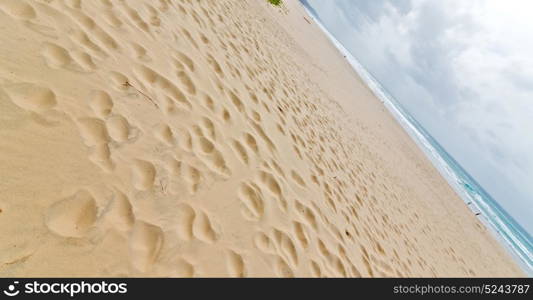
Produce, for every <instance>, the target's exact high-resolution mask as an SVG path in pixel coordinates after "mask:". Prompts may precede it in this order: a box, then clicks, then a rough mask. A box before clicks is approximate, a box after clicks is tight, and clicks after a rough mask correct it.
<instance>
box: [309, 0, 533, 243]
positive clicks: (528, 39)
mask: <svg viewBox="0 0 533 300" xmlns="http://www.w3.org/2000/svg"><path fill="white" fill-rule="evenodd" d="M308 2H309V4H310V5H311V6H312V7H313V8H314V10H315V11H316V13H317V14H318V16H319V17H320V19H321V21H322V22H323V24H324V25H325V27H326V28H328V30H329V31H330V32H331V33H332V34H333V35H335V37H336V38H337V39H338V40H339V41H340V42H341V43H342V44H343V45H344V46H345V47H346V48H347V49H348V50H349V51H351V52H352V54H353V55H354V56H355V57H356V58H357V59H358V60H359V61H360V62H361V63H362V64H363V65H364V66H365V67H366V68H367V69H368V70H369V71H370V72H371V73H372V74H373V75H374V77H376V78H377V79H378V80H379V81H380V82H381V84H382V85H383V86H385V87H386V88H387V90H388V91H389V92H390V93H391V94H392V95H393V96H394V97H395V98H396V99H397V100H398V101H399V102H400V103H402V105H403V106H404V107H405V108H406V109H407V110H408V111H409V112H410V113H411V114H412V115H413V116H414V117H415V118H416V119H417V120H418V121H419V122H420V123H421V124H422V125H423V126H424V127H425V128H426V129H427V130H428V131H429V132H430V133H431V134H432V135H433V136H434V137H435V138H436V139H437V140H438V141H439V143H441V144H442V145H443V146H444V147H445V148H446V150H447V151H448V152H449V153H450V154H451V155H452V156H453V157H454V158H455V159H456V160H457V161H458V162H459V163H460V164H461V165H462V166H463V167H464V168H465V169H466V170H467V171H468V172H469V173H470V174H471V175H472V176H473V177H474V178H475V179H476V180H477V181H478V182H479V183H480V184H481V185H482V186H483V187H484V188H485V189H486V190H487V191H488V192H489V193H490V194H491V195H492V196H493V197H494V198H495V199H496V200H497V201H498V202H499V203H500V204H501V205H502V206H503V207H504V209H506V210H507V211H508V212H509V213H510V214H511V215H512V216H513V217H514V218H515V219H516V220H517V221H518V222H519V223H520V224H522V225H523V226H524V227H525V228H526V229H527V230H528V231H529V232H530V233H533V17H532V16H533V15H532V12H533V1H532V0H505V1H504V0H468V1H465V0H433V1H432V0H328V1H323V0H308Z"/></svg>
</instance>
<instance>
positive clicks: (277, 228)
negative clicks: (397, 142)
mask: <svg viewBox="0 0 533 300" xmlns="http://www.w3.org/2000/svg"><path fill="white" fill-rule="evenodd" d="M140 2H141V1H138V3H137V2H135V3H134V2H133V1H132V2H129V1H128V2H126V1H98V3H96V2H91V3H89V2H82V1H76V0H65V1H55V2H53V3H51V4H46V3H45V2H30V1H24V0H20V1H19V0H9V1H8V0H2V1H0V13H4V14H6V15H8V16H9V17H11V18H13V19H14V20H16V22H19V23H21V24H23V25H24V26H27V27H28V29H29V30H32V31H34V32H37V33H38V34H39V35H40V36H42V37H43V42H42V44H41V48H40V49H41V50H40V54H41V57H42V60H43V62H44V63H45V64H46V65H47V66H48V67H49V68H51V69H54V70H59V71H61V70H63V71H64V72H72V73H73V74H77V73H79V72H86V73H89V74H94V76H99V77H100V78H102V79H100V81H101V87H102V89H95V88H93V87H91V88H89V87H86V86H83V87H80V88H83V89H86V95H87V96H86V97H85V98H84V99H82V100H80V103H79V104H80V107H85V109H81V110H80V111H79V112H78V113H77V114H76V115H73V116H71V117H72V119H73V120H74V122H75V123H76V125H77V128H78V130H79V134H80V137H81V139H82V141H83V142H84V144H85V145H86V147H87V153H88V158H89V159H90V160H91V161H92V162H94V163H95V165H96V166H98V167H99V168H101V169H102V172H104V173H105V174H107V176H111V177H113V178H119V179H120V180H118V181H117V182H119V184H118V186H120V188H117V187H112V188H111V189H112V191H113V192H112V195H113V196H112V199H110V200H108V201H107V202H106V201H104V200H102V199H100V200H97V199H96V198H95V197H94V196H93V194H92V193H91V191H90V190H89V189H84V188H82V189H79V190H78V191H77V192H75V193H74V194H72V195H70V196H68V197H65V198H63V199H59V200H58V201H57V202H55V203H54V204H52V205H51V206H50V207H49V208H48V209H47V211H46V214H45V215H46V216H45V224H46V226H47V228H48V229H49V230H50V232H52V233H53V234H55V235H57V236H60V237H63V238H88V237H89V236H91V237H92V238H93V239H94V238H95V237H96V238H98V236H103V235H105V232H106V231H105V230H104V229H105V228H107V229H106V230H116V231H118V232H122V233H123V234H125V235H126V236H127V240H128V249H129V258H130V259H129V261H130V267H131V268H132V270H134V271H135V272H139V273H140V274H157V272H156V271H157V270H160V269H161V268H163V269H164V266H165V264H166V267H168V266H169V265H170V266H171V270H170V269H169V270H167V269H165V271H162V272H163V273H159V274H158V275H162V276H196V275H203V276H209V275H210V274H209V273H208V271H204V273H202V267H204V268H205V267H206V266H202V263H201V262H194V259H191V258H190V255H191V253H195V252H194V251H193V252H190V253H188V252H187V251H189V250H187V249H189V248H188V247H195V248H191V249H195V251H196V250H202V249H203V250H202V251H204V250H205V251H211V252H209V253H211V254H212V255H215V256H216V255H218V256H219V257H220V258H221V259H220V260H218V261H219V262H220V263H221V264H222V265H223V266H221V267H223V269H224V270H225V272H226V274H227V275H228V276H234V277H242V276H258V275H262V276H264V275H274V276H282V277H291V276H316V277H323V276H334V277H336V276H354V277H360V276H405V275H410V274H429V272H433V273H434V272H435V270H434V269H430V267H429V263H428V262H426V261H418V265H416V266H415V265H414V262H412V261H409V260H406V258H405V257H409V256H413V255H414V256H417V255H418V254H417V250H416V247H414V245H415V243H414V242H413V241H410V240H408V239H407V238H406V239H403V238H402V237H400V238H398V236H401V235H396V239H397V240H395V241H393V243H397V244H398V245H400V244H402V245H406V247H407V249H408V250H407V251H408V253H403V255H402V256H400V255H398V253H397V252H396V251H395V252H394V253H393V252H391V251H390V250H389V249H387V250H385V249H383V247H382V246H381V244H380V242H379V241H380V240H388V241H390V240H393V239H394V238H393V235H391V234H389V232H400V230H406V228H407V227H414V226H416V222H417V221H418V217H414V216H413V217H411V218H408V221H407V223H404V224H397V223H396V224H395V223H392V222H391V221H390V220H387V219H386V218H385V217H383V219H378V218H376V217H374V218H370V217H369V215H373V216H385V215H386V211H387V210H388V208H387V205H382V204H381V203H380V202H379V201H381V199H395V200H396V202H395V203H393V204H390V205H391V206H392V208H390V209H391V210H392V209H401V208H400V207H399V205H400V201H399V199H410V198H411V197H409V196H408V195H409V194H408V191H405V190H404V191H398V190H397V189H396V190H395V191H389V190H388V189H387V188H386V187H387V186H392V185H393V184H391V182H387V180H388V179H387V178H388V177H387V175H386V174H383V172H381V173H378V174H376V173H374V172H373V171H372V168H370V167H367V166H365V165H362V164H361V163H360V162H358V161H357V157H358V155H366V157H371V154H370V153H371V151H370V150H369V149H365V146H364V145H363V144H361V143H358V142H354V141H357V140H358V138H359V137H358V136H357V135H356V134H355V133H353V132H347V131H350V129H349V128H350V127H351V126H352V125H346V122H345V121H344V120H342V118H341V117H339V116H344V113H343V112H342V109H341V108H340V107H339V106H338V104H336V103H335V102H334V101H333V100H331V99H329V98H328V96H327V95H325V94H324V93H323V92H322V91H321V90H320V89H319V88H317V86H315V85H314V84H313V83H312V81H311V80H309V79H308V78H307V75H306V74H305V73H304V71H303V70H301V68H300V66H299V65H298V64H297V63H296V62H295V61H294V59H293V58H291V57H290V55H289V54H287V53H286V52H284V51H283V50H281V51H280V52H279V53H276V56H274V55H272V53H271V52H270V49H273V48H272V47H266V45H265V44H264V43H265V41H264V39H268V41H269V42H271V43H272V45H275V48H274V49H278V48H279V49H286V47H293V46H294V45H293V42H292V41H291V40H290V39H288V38H287V37H286V35H284V34H283V33H281V32H277V31H276V28H277V27H275V26H274V25H272V24H270V25H269V26H265V27H262V26H257V25H253V24H252V23H254V22H255V21H254V22H251V21H250V20H254V15H253V13H245V8H244V7H246V6H247V4H245V3H237V2H235V1H213V2H209V4H208V5H206V3H205V2H196V1H167V0H160V1H154V2H151V1H150V2H144V5H140ZM236 12H237V13H236ZM46 14H54V15H57V16H60V17H62V18H66V19H69V20H70V23H69V25H71V27H70V28H69V29H68V31H67V30H66V29H65V28H63V27H61V26H55V24H53V22H50V21H46V20H48V19H47V18H45V16H46ZM92 16H94V18H93V17H92ZM100 19H101V20H102V21H100ZM169 20H170V22H172V23H169ZM176 22H177V23H176ZM191 23H194V24H196V25H195V26H194V27H193V28H194V30H187V29H186V28H185V27H182V26H183V24H191ZM54 26H55V27H54ZM139 31H141V32H142V34H141V36H142V38H141V39H142V40H143V41H142V42H141V41H139V40H138V39H137V40H134V39H133V38H130V33H131V32H133V33H136V32H139ZM265 32H266V33H265ZM50 36H62V37H67V38H66V39H59V40H58V39H53V38H51V37H50ZM239 36H240V37H248V36H249V37H252V38H251V39H250V40H248V41H246V39H239V38H238V37H239ZM272 36H273V37H275V38H272ZM255 37H257V39H255ZM262 39H263V41H262ZM154 41H157V42H158V43H159V44H158V45H159V46H158V47H159V48H161V49H157V50H158V51H163V53H166V55H165V56H163V57H160V56H156V55H154V53H152V49H151V48H149V47H152V46H151V44H153V43H154ZM294 47H295V46H294ZM213 49H217V51H218V52H217V54H216V55H215V53H214V52H213ZM115 60H116V61H120V62H121V63H122V64H125V65H127V66H128V67H129V68H128V69H120V70H119V69H118V68H117V64H115V63H113V61H115ZM156 70H157V71H156ZM66 74H69V73H66ZM91 76H93V75H91ZM296 77H297V78H300V80H299V81H298V82H299V83H300V84H303V83H305V82H307V84H306V85H305V84H304V85H303V86H302V85H298V83H297V82H296V81H295V80H294V79H293V78H296ZM2 88H3V90H4V91H5V92H6V93H7V94H8V96H9V98H10V99H11V100H12V101H13V103H15V104H16V105H18V106H19V107H21V108H22V109H24V110H27V111H29V112H32V113H37V114H40V115H43V116H46V115H47V114H49V113H50V112H51V111H54V110H56V109H57V108H58V107H64V106H65V105H66V104H67V103H66V101H67V100H66V99H68V97H65V96H64V95H62V94H61V93H60V92H59V91H56V90H54V87H53V86H44V85H42V84H38V83H30V82H28V83H16V84H11V85H6V86H3V87H2ZM317 95H318V96H317ZM132 106H135V107H140V109H137V110H132V109H128V107H132ZM136 111H140V112H142V114H137V115H136V113H135V112H136ZM154 120H155V121H154ZM345 136H348V137H354V138H352V139H350V140H347V139H346V138H343V137H345ZM153 141H156V143H154V142H153ZM149 144H154V145H156V146H155V147H154V148H147V146H146V145H149ZM375 161H379V158H375ZM295 166H299V167H298V169H295ZM374 169H375V170H378V168H377V167H376V168H374ZM124 170H126V171H124ZM378 178H381V180H382V187H379V188H375V186H376V185H377V184H378V183H379V182H378V181H379V180H378ZM224 184H225V185H230V186H232V187H233V188H230V190H231V191H228V190H227V189H226V190H224V192H223V193H219V194H217V197H215V198H216V200H215V201H217V203H209V202H206V201H210V200H208V199H207V198H204V196H205V195H206V194H207V193H209V192H213V190H212V189H215V186H216V185H218V186H220V185H224ZM130 187H131V188H130ZM367 187H368V188H367ZM370 187H372V188H370ZM370 190H374V192H371V191H370ZM221 191H222V190H221ZM375 191H377V192H375ZM215 193H216V191H215ZM402 193H404V194H402ZM146 198H147V199H149V200H150V201H149V204H146V203H143V202H142V201H141V200H140V199H146ZM160 203H165V205H166V206H165V207H166V210H167V211H162V214H164V213H169V214H170V215H172V218H170V219H164V218H157V217H153V216H150V215H148V214H143V208H144V207H145V206H143V205H153V206H155V207H158V206H157V205H160ZM161 205H162V204H161ZM396 205H398V206H396ZM226 206H227V207H235V210H238V213H237V215H240V217H241V219H240V220H234V219H233V218H232V217H228V216H224V214H225V213H226V212H225V211H222V210H221V211H220V212H218V211H214V209H213V207H218V208H219V209H221V208H222V207H226ZM369 212H371V214H370V213H369ZM138 213H140V214H141V215H143V217H142V218H140V217H138V216H137V214H138ZM215 219H216V220H218V222H217V225H216V226H215V223H214V220H215ZM276 219H281V220H283V221H281V222H276V221H275V220H276ZM224 220H226V221H224ZM224 222H226V223H227V222H238V224H239V225H233V227H224V224H226V223H224ZM169 224H170V225H169ZM251 224H252V225H251ZM106 226H107V227H106ZM231 228H234V230H238V231H239V232H241V231H243V230H244V231H243V232H244V233H239V234H241V235H240V236H239V238H238V239H232V235H233V234H234V233H232V232H231V230H232V229H231ZM243 228H244V229H243ZM379 228H383V229H382V230H381V231H380V230H379ZM415 228H418V227H415ZM413 230H415V229H413ZM416 230H418V229H416ZM235 234H237V233H235ZM398 239H399V240H398ZM246 243H247V244H246ZM440 243H444V242H442V241H437V240H436V241H435V244H436V245H440ZM172 245H174V246H172ZM175 245H178V246H175ZM436 247H437V246H436ZM242 249H247V250H242ZM172 251H174V252H172ZM190 251H192V250H190ZM187 253H188V254H187ZM205 253H208V252H205ZM186 254H187V255H189V258H185V256H186ZM406 254H408V255H406ZM448 254H449V253H448ZM449 255H450V256H453V259H454V263H456V264H464V262H463V263H461V262H459V261H458V260H457V258H456V257H455V256H454V255H453V254H449ZM170 257H171V258H170ZM252 261H254V262H255V261H266V262H267V263H268V264H269V265H268V266H269V269H270V273H269V272H268V271H267V272H265V271H264V270H263V271H256V270H254V269H253V266H257V264H251V263H250V262H252ZM158 268H159V269H158ZM398 270H403V271H402V273H400V272H399V271H398ZM465 270H466V268H465ZM465 272H467V271H465Z"/></svg>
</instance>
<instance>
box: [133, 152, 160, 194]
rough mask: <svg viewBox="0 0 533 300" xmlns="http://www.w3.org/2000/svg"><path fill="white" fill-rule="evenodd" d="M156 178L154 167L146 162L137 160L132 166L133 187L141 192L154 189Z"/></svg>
mask: <svg viewBox="0 0 533 300" xmlns="http://www.w3.org/2000/svg"><path fill="white" fill-rule="evenodd" d="M155 176H156V170H155V167H154V165H153V164H152V163H151V162H149V161H146V160H142V159H136V160H134V162H133V165H132V181H133V186H134V187H135V188H136V189H138V190H140V191H146V190H149V189H151V188H152V187H153V185H154V180H155Z"/></svg>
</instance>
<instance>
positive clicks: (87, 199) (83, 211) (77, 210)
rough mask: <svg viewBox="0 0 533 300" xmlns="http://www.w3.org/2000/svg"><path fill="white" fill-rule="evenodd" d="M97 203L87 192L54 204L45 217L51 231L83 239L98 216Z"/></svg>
mask: <svg viewBox="0 0 533 300" xmlns="http://www.w3.org/2000/svg"><path fill="white" fill-rule="evenodd" d="M97 211H98V209H97V207H96V201H95V200H94V198H93V196H92V195H91V194H90V193H89V192H88V191H86V190H80V191H78V192H76V193H75V194H74V195H72V196H70V197H68V198H65V199H63V200H59V201H57V202H55V203H54V204H52V205H51V206H50V207H49V208H48V210H47V212H46V217H45V224H46V226H47V227H48V229H49V230H50V231H52V232H53V233H55V234H57V235H60V236H63V237H75V238H81V237H83V236H84V235H85V234H86V233H87V231H88V230H89V229H90V228H91V227H92V226H93V224H94V222H95V221H96V216H97Z"/></svg>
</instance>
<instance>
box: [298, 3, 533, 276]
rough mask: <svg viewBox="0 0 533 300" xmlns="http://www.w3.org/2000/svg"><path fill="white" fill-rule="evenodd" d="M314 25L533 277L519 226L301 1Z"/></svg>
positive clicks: (531, 254)
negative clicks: (344, 57) (316, 25)
mask: <svg viewBox="0 0 533 300" xmlns="http://www.w3.org/2000/svg"><path fill="white" fill-rule="evenodd" d="M301 3H302V4H303V5H304V7H305V8H306V10H307V12H308V13H309V14H310V15H311V16H313V19H314V21H315V22H316V23H317V24H318V26H319V27H320V28H321V29H322V31H324V33H325V34H326V35H327V36H328V37H329V39H330V40H331V42H332V43H333V44H334V45H335V46H336V47H337V48H338V49H339V51H340V52H341V53H342V54H343V55H345V56H346V59H347V60H348V62H349V63H350V64H351V65H352V67H353V68H354V70H355V71H356V72H357V73H358V74H359V76H360V77H361V78H362V79H363V81H364V82H365V83H366V84H367V85H368V87H369V88H370V90H372V92H373V93H374V94H375V95H376V96H377V97H378V98H379V99H380V100H381V101H382V102H383V104H384V106H385V107H387V109H388V110H389V111H390V112H391V113H392V115H393V116H394V117H395V118H396V120H397V121H398V122H399V123H400V125H401V126H402V127H403V128H404V129H405V130H406V131H407V133H408V134H409V135H410V136H411V138H412V139H413V140H414V141H415V143H416V144H417V145H418V146H419V147H420V149H421V150H422V151H423V152H424V153H425V155H426V156H427V157H428V158H429V160H430V161H431V162H432V163H433V165H434V166H435V167H436V168H437V169H438V170H439V172H440V173H441V174H442V176H443V177H444V178H445V179H446V180H447V181H448V183H449V184H450V186H451V187H452V188H453V189H454V190H455V191H456V192H457V194H459V196H460V197H461V198H462V199H463V201H465V203H466V205H468V207H470V209H471V210H472V213H473V214H479V215H478V216H477V217H478V218H480V220H481V221H482V222H483V223H484V224H485V226H487V227H488V228H489V229H490V230H491V232H492V233H493V234H494V236H495V237H496V238H497V239H498V240H499V241H500V242H501V243H502V244H503V245H504V246H505V248H506V249H507V250H508V251H509V252H510V254H511V255H512V256H513V257H514V258H515V259H516V260H517V262H518V263H519V265H520V266H521V267H522V269H523V270H524V271H525V272H526V274H528V276H530V277H533V237H532V236H531V235H530V234H529V233H528V232H527V231H526V230H525V229H524V228H523V227H522V226H520V224H518V223H517V222H516V221H515V220H514V219H513V218H512V217H511V216H510V215H509V214H508V213H507V212H506V211H505V210H504V209H503V208H502V207H501V206H500V205H499V204H498V203H497V202H496V200H494V199H493V198H492V197H491V196H490V195H489V193H487V192H486V191H485V190H484V189H483V187H482V186H481V185H480V184H479V183H477V182H476V180H475V179H474V178H472V176H470V175H469V174H468V173H467V172H466V171H465V170H464V169H463V168H462V167H461V165H459V163H458V162H457V161H456V160H455V159H453V157H452V156H451V155H450V154H449V153H448V152H446V150H445V149H444V148H443V147H442V146H441V145H440V144H439V143H438V142H437V141H436V140H435V139H434V138H433V137H432V136H431V135H430V134H429V133H428V132H427V131H426V130H425V129H424V128H423V127H422V125H420V124H419V123H418V122H417V121H416V120H415V119H414V118H413V117H412V116H411V115H410V114H409V112H408V111H406V110H405V109H404V108H403V107H402V105H401V104H400V103H399V102H398V101H397V100H396V99H394V97H393V96H392V95H390V94H389V93H388V92H387V90H386V89H385V88H384V87H383V86H381V84H380V83H379V82H378V81H377V80H376V78H374V76H372V74H371V73H370V72H369V71H368V70H366V69H365V68H364V66H363V65H361V63H359V61H358V60H357V59H356V58H355V57H353V56H352V54H351V53H350V52H349V51H348V50H347V49H346V48H344V46H343V45H342V44H341V43H340V42H339V41H338V40H337V39H336V38H335V37H334V36H333V35H332V34H331V33H330V32H329V31H328V30H327V29H326V28H325V27H324V25H323V24H322V23H321V22H320V19H319V18H318V17H317V15H316V12H315V11H314V10H313V9H312V7H310V6H309V5H308V4H307V3H306V1H301Z"/></svg>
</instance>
